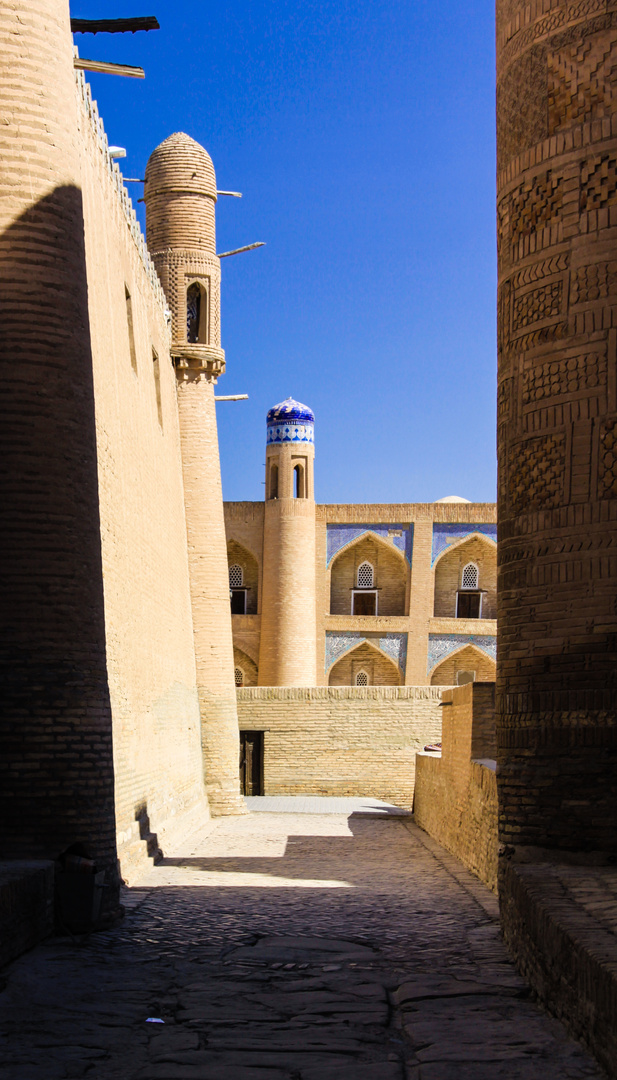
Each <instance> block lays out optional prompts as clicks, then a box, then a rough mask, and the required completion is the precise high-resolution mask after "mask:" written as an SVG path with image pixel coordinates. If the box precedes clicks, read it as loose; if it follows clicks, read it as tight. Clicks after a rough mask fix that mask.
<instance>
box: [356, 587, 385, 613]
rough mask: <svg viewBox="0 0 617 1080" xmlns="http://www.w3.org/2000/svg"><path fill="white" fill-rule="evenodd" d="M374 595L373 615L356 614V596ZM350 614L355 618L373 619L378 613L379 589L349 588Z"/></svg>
mask: <svg viewBox="0 0 617 1080" xmlns="http://www.w3.org/2000/svg"><path fill="white" fill-rule="evenodd" d="M357 595H358V596H374V597H375V611H374V613H373V615H356V611H355V606H356V596H357ZM351 614H352V616H354V617H355V618H357V619H374V618H376V616H377V615H378V614H379V590H378V589H369V588H361V589H352V590H351Z"/></svg>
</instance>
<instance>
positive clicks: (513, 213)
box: [498, 169, 563, 244]
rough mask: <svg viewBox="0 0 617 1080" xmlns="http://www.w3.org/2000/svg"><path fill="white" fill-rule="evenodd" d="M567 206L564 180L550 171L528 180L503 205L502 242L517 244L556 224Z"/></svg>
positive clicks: (500, 224) (501, 212)
mask: <svg viewBox="0 0 617 1080" xmlns="http://www.w3.org/2000/svg"><path fill="white" fill-rule="evenodd" d="M562 206H563V178H562V177H561V176H560V175H559V174H558V173H555V171H554V170H553V169H546V170H544V171H543V172H541V173H538V174H537V175H536V176H533V177H532V178H531V179H530V180H527V179H525V180H524V181H523V182H522V183H521V184H520V185H519V186H518V188H516V189H515V190H514V191H513V192H512V193H511V194H510V195H509V196H508V197H507V199H504V200H502V202H501V203H500V204H499V208H498V215H499V232H500V240H501V242H502V243H505V244H516V243H518V241H519V240H520V239H521V238H522V237H524V236H530V235H531V234H532V233H534V232H537V231H538V229H541V228H543V227H544V226H546V225H551V224H552V223H553V222H555V221H556V220H557V218H558V216H559V214H560V213H561V209H562Z"/></svg>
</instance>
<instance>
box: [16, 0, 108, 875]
mask: <svg viewBox="0 0 617 1080" xmlns="http://www.w3.org/2000/svg"><path fill="white" fill-rule="evenodd" d="M0 50H1V52H2V58H3V62H2V70H1V72H0V101H1V106H2V119H3V122H2V125H0V195H1V198H0V229H1V235H0V309H1V313H0V320H1V327H2V330H1V335H2V348H1V355H0V361H1V370H2V382H3V385H2V391H1V393H0V402H1V406H0V407H1V409H2V418H1V421H0V427H1V431H2V448H1V453H0V507H1V511H0V513H1V516H2V521H1V523H0V565H1V566H2V574H1V577H0V610H1V611H2V624H1V628H0V657H1V661H0V674H1V677H2V683H3V688H2V695H3V706H2V719H1V721H0V725H1V726H0V850H1V851H2V854H3V855H4V856H9V857H13V858H15V857H24V856H26V857H46V858H49V857H54V856H57V855H58V854H59V853H60V852H61V851H62V850H63V849H64V848H65V847H67V846H68V845H69V844H71V843H73V842H76V841H79V842H82V843H83V844H85V845H86V847H87V848H88V849H89V850H90V852H91V854H92V855H93V857H94V858H95V859H96V860H97V862H98V863H99V864H100V865H101V866H102V867H105V868H106V869H107V871H108V882H111V884H112V885H114V886H116V885H117V867H116V848H115V821H114V787H113V784H114V778H113V760H112V733H111V710H110V703H109V691H108V685H107V668H106V656H105V620H104V609H103V585H102V568H101V542H100V528H99V503H98V484H97V459H96V440H95V423H94V394H93V380H92V358H91V352H90V332H89V317H88V291H87V281H86V266H85V255H84V225H83V214H82V197H81V191H80V188H79V156H78V146H77V112H76V86H75V76H74V72H73V62H72V43H71V34H70V27H69V7H68V3H67V2H66V0H27V2H26V0H23V3H12V4H6V3H5V4H2V5H1V6H0ZM110 895H112V896H113V891H112V894H110Z"/></svg>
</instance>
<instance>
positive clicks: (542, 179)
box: [497, 0, 617, 852]
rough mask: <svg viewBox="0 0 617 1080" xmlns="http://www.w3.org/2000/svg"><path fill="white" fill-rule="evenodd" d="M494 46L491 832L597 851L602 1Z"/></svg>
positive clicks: (602, 811)
mask: <svg viewBox="0 0 617 1080" xmlns="http://www.w3.org/2000/svg"><path fill="white" fill-rule="evenodd" d="M497 40H498V57H497V68H498V94H497V99H498V144H499V146H498V157H499V164H498V168H499V173H498V195H497V201H498V221H499V298H500V315H499V435H498V445H499V504H498V509H499V522H500V525H499V528H500V533H499V536H500V554H499V572H498V596H499V600H498V619H499V636H498V637H499V640H498V674H497V701H498V706H497V713H498V736H499V755H500V761H501V772H500V832H501V838H502V839H503V841H504V842H505V843H508V844H517V845H531V846H532V847H539V848H557V849H560V850H562V849H569V850H577V849H589V848H591V849H597V850H599V851H605V852H608V851H613V852H614V851H616V850H617V827H616V824H615V823H616V821H617V794H616V792H615V786H614V755H615V751H616V750H617V726H616V723H615V719H614V716H615V706H616V705H617V697H616V692H615V686H616V684H615V678H614V671H615V662H616V660H617V638H616V635H615V615H614V612H615V603H616V601H617V562H616V561H615V559H614V558H613V557H612V556H611V555H610V554H609V550H608V549H609V548H610V547H611V545H612V543H613V537H614V530H615V524H614V522H615V520H616V518H617V505H616V504H615V500H614V495H615V491H616V490H617V485H616V484H615V475H616V474H617V470H616V467H615V460H617V458H616V457H615V455H614V453H613V441H614V435H613V428H614V426H615V423H616V422H617V421H616V415H617V385H616V383H615V363H616V360H617V308H616V307H615V306H614V302H613V298H614V296H615V289H616V287H617V286H616V280H617V279H616V271H615V266H616V264H615V262H614V260H613V258H612V256H613V252H614V245H615V242H616V237H617V206H616V205H615V204H616V201H617V112H616V111H615V108H616V103H615V86H616V85H617V84H616V79H617V64H616V53H615V48H616V44H617V5H615V4H614V3H612V2H611V3H608V4H606V3H602V4H599V3H593V2H592V3H587V4H584V5H571V4H567V3H565V0H559V2H557V3H553V4H551V5H550V10H549V5H547V4H546V3H540V2H534V3H532V4H525V3H523V2H522V0H521V2H520V3H518V2H513V3H510V2H508V3H506V2H505V0H500V2H498V4H497ZM565 776H567V777H568V780H567V783H566V782H565V781H564V777H565Z"/></svg>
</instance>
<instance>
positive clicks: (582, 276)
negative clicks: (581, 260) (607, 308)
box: [570, 260, 617, 304]
mask: <svg viewBox="0 0 617 1080" xmlns="http://www.w3.org/2000/svg"><path fill="white" fill-rule="evenodd" d="M616 292H617V261H614V260H611V262H599V263H595V264H593V263H592V264H591V265H590V266H579V267H578V268H577V269H576V270H575V271H573V273H572V277H571V280H570V303H571V304H586V303H589V302H590V301H593V300H606V299H607V298H608V297H609V296H612V295H613V294H614V293H616Z"/></svg>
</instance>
